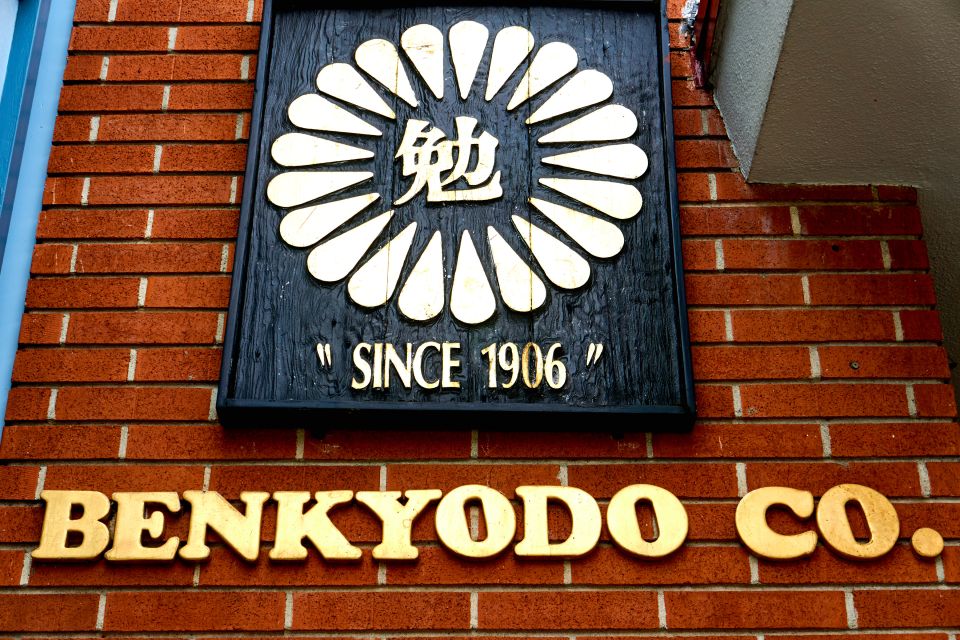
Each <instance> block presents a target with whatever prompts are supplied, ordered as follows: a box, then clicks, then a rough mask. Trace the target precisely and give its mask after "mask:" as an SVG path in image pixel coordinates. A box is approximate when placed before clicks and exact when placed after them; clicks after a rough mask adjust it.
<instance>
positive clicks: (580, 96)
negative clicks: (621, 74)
mask: <svg viewBox="0 0 960 640" xmlns="http://www.w3.org/2000/svg"><path fill="white" fill-rule="evenodd" d="M612 95H613V82H611V80H610V78H609V77H607V75H606V74H604V73H600V72H599V71H596V70H595V69H587V70H585V71H581V72H579V73H578V74H576V75H575V76H573V77H572V78H570V79H569V80H568V81H567V82H566V83H565V84H564V85H563V86H562V87H560V88H559V89H558V90H557V91H556V93H554V94H553V95H552V96H550V97H549V98H547V101H546V102H544V103H543V104H542V105H540V107H539V108H537V110H536V111H534V112H533V114H532V115H531V116H530V117H529V118H527V120H526V122H527V124H537V123H538V122H543V121H544V120H551V119H553V118H557V117H560V116H562V115H564V114H567V113H571V112H573V111H579V110H580V109H584V108H586V107H590V106H593V105H595V104H598V103H600V102H603V101H604V100H606V99H607V98H609V97H610V96H612Z"/></svg>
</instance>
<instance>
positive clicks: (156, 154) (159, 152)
mask: <svg viewBox="0 0 960 640" xmlns="http://www.w3.org/2000/svg"><path fill="white" fill-rule="evenodd" d="M161 158H163V145H162V144H158V145H157V146H155V147H154V148H153V172H154V173H160V159H161Z"/></svg>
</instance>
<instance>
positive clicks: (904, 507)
mask: <svg viewBox="0 0 960 640" xmlns="http://www.w3.org/2000/svg"><path fill="white" fill-rule="evenodd" d="M894 506H895V507H896V508H897V515H899V516H900V537H901V538H907V537H909V536H911V535H913V532H914V531H916V530H917V529H920V528H922V527H930V528H932V529H934V530H935V531H938V532H939V533H940V535H942V536H943V537H944V538H953V539H960V503H956V502H929V501H924V502H908V503H903V502H898V503H897V504H896V505H894Z"/></svg>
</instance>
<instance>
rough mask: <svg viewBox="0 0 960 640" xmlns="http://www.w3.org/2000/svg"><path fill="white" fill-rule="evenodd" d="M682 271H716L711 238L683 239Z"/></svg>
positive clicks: (715, 256) (715, 254) (715, 258)
mask: <svg viewBox="0 0 960 640" xmlns="http://www.w3.org/2000/svg"><path fill="white" fill-rule="evenodd" d="M682 246H683V269H684V271H687V272H690V271H716V270H717V252H716V249H715V246H714V242H713V240H684V241H683V245H682Z"/></svg>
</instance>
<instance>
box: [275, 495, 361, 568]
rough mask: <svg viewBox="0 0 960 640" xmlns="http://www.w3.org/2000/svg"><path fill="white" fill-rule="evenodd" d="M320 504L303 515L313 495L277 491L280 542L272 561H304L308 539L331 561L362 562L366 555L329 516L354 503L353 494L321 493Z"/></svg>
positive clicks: (276, 544)
mask: <svg viewBox="0 0 960 640" xmlns="http://www.w3.org/2000/svg"><path fill="white" fill-rule="evenodd" d="M314 496H315V497H316V499H317V504H315V505H313V507H311V508H310V510H309V511H307V512H306V513H304V512H303V505H305V504H307V502H309V501H310V492H309V491H277V492H275V493H274V494H273V499H274V500H276V501H277V539H276V542H275V543H274V546H273V549H271V550H270V559H271V560H304V559H305V558H306V557H307V548H306V547H304V546H303V539H304V538H307V539H309V540H310V542H312V543H313V546H315V547H316V548H317V550H318V551H320V555H321V556H323V557H324V558H326V559H327V560H358V559H359V558H360V556H362V555H363V551H361V550H360V549H359V548H357V547H355V546H353V545H352V544H350V542H349V541H348V540H347V539H346V538H344V537H343V534H342V533H340V530H339V529H337V527H336V526H335V525H334V524H333V523H332V522H330V518H329V517H328V516H327V512H328V511H330V509H332V508H333V507H335V506H336V505H338V504H344V503H346V502H350V500H352V499H353V491H317V492H316V493H315V494H314Z"/></svg>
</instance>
